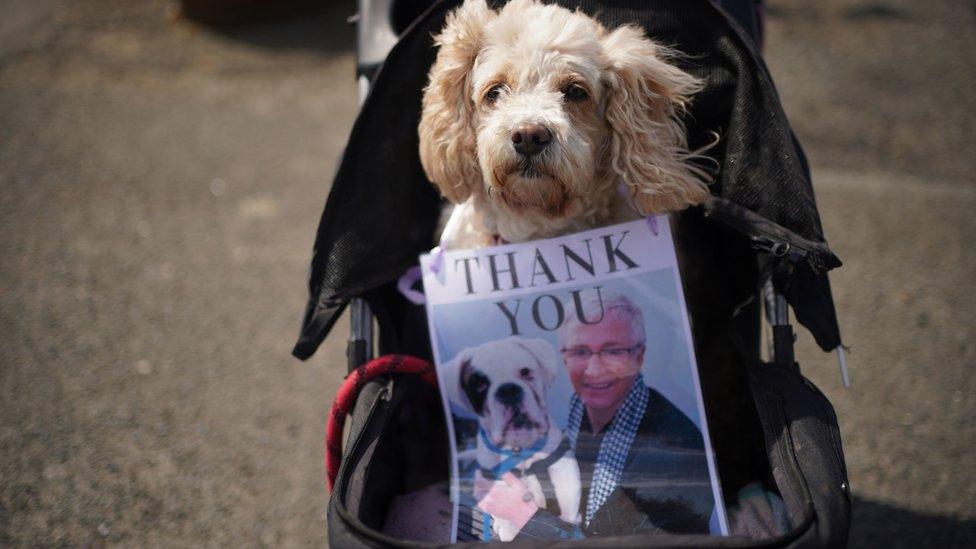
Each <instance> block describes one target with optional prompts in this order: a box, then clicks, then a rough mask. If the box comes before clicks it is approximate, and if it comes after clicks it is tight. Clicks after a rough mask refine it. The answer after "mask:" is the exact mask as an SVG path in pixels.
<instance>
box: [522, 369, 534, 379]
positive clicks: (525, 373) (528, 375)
mask: <svg viewBox="0 0 976 549" xmlns="http://www.w3.org/2000/svg"><path fill="white" fill-rule="evenodd" d="M519 375H520V376H522V377H523V378H524V379H532V370H531V369H529V368H522V369H521V370H519Z"/></svg>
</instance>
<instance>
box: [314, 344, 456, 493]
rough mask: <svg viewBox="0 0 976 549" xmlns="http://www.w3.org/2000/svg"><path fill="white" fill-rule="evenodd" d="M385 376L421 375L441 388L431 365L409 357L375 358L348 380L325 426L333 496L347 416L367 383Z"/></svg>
mask: <svg viewBox="0 0 976 549" xmlns="http://www.w3.org/2000/svg"><path fill="white" fill-rule="evenodd" d="M383 374H417V375H419V376H420V377H421V379H423V380H424V381H426V382H427V383H430V384H431V385H433V386H434V387H436V386H437V375H436V374H435V373H434V367H433V366H431V364H430V363H429V362H427V361H426V360H421V359H419V358H416V357H412V356H405V355H385V356H381V357H379V358H375V359H373V360H371V361H369V362H367V363H366V364H363V365H362V366H360V367H359V368H356V369H355V370H353V371H352V373H350V374H349V375H348V376H346V379H345V380H344V381H343V382H342V385H341V386H340V387H339V392H338V393H336V397H335V400H333V401H332V409H331V410H329V418H328V421H327V423H326V426H325V474H326V480H327V481H328V486H329V492H331V491H332V485H333V484H334V483H335V478H336V475H337V474H338V473H339V465H341V464H342V431H343V429H344V428H345V426H346V415H347V414H349V412H350V411H351V409H352V407H353V405H355V403H356V397H357V396H359V391H360V390H362V388H363V386H364V385H366V382H367V381H369V380H371V379H373V378H374V377H377V376H381V375H383Z"/></svg>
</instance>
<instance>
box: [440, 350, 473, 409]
mask: <svg viewBox="0 0 976 549" xmlns="http://www.w3.org/2000/svg"><path fill="white" fill-rule="evenodd" d="M469 362H471V355H470V353H469V352H468V350H467V349H464V350H462V351H461V352H459V353H458V354H457V355H455V356H454V358H453V359H451V360H449V361H448V362H447V363H446V364H444V366H443V368H441V369H440V372H441V381H443V383H444V386H443V387H441V390H442V391H444V396H445V397H447V399H448V400H451V401H453V402H456V403H458V404H460V405H462V406H465V407H468V399H467V396H466V395H465V394H464V389H463V388H462V387H461V373H462V372H461V370H462V369H463V368H464V365H465V364H467V363H469Z"/></svg>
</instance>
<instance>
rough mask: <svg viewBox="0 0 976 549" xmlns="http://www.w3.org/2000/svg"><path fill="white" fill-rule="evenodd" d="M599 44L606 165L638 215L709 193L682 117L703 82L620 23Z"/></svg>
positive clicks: (697, 199) (690, 202)
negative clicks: (604, 70) (603, 62)
mask: <svg viewBox="0 0 976 549" xmlns="http://www.w3.org/2000/svg"><path fill="white" fill-rule="evenodd" d="M601 42H602V44H603V51H604V53H605V55H606V56H607V59H608V61H609V67H608V68H609V70H608V71H607V74H606V76H605V78H606V86H607V90H608V92H607V94H608V97H607V106H606V118H607V122H608V123H609V125H610V134H611V135H610V140H609V142H608V143H607V145H608V147H609V150H608V152H609V154H610V165H611V167H612V169H613V170H614V172H616V173H617V175H619V176H620V177H621V178H622V179H623V180H624V182H625V183H626V184H627V186H628V188H629V190H630V198H631V203H632V205H633V206H634V208H635V209H637V211H638V212H640V213H641V215H649V214H652V213H660V212H665V211H669V210H680V209H684V208H686V207H687V206H691V205H694V204H699V203H701V202H702V201H704V200H705V198H707V197H708V194H709V193H708V188H707V187H706V186H705V183H704V182H705V181H707V180H708V179H709V177H708V175H707V174H706V173H705V172H704V171H702V170H701V169H700V168H698V167H697V166H694V165H692V164H690V163H689V160H690V159H691V158H693V157H694V156H695V155H694V154H693V153H690V152H689V151H688V140H687V137H686V135H685V128H684V125H683V124H682V122H681V118H680V117H681V115H682V114H684V113H685V110H686V108H687V105H688V103H689V100H690V98H691V95H692V94H694V93H695V92H696V91H698V90H699V89H701V86H702V83H701V81H700V80H698V79H697V78H695V77H694V76H692V75H690V74H688V73H686V72H684V71H682V70H681V69H679V68H677V67H675V66H673V65H670V64H668V63H667V62H666V61H665V59H666V58H667V57H668V56H669V52H668V50H667V49H666V48H664V47H662V46H659V45H657V44H655V43H654V42H652V41H651V40H649V39H647V38H646V37H644V35H643V33H642V32H641V31H640V30H638V29H637V28H635V27H631V26H624V27H620V28H618V29H616V30H614V31H613V32H611V33H609V34H607V35H605V36H604V37H603V38H602V39H601Z"/></svg>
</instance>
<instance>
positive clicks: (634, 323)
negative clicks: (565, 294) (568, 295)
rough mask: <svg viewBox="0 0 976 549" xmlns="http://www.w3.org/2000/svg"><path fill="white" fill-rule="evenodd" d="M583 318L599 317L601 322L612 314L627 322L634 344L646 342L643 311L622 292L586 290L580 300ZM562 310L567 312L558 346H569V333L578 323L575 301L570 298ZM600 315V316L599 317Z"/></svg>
mask: <svg viewBox="0 0 976 549" xmlns="http://www.w3.org/2000/svg"><path fill="white" fill-rule="evenodd" d="M580 304H581V309H582V311H581V312H582V314H583V318H585V319H586V320H587V321H591V322H592V321H595V320H596V319H600V321H601V322H602V321H603V320H606V318H607V316H609V315H611V314H613V315H617V318H619V319H621V320H623V321H625V322H627V325H628V326H630V334H631V339H632V341H634V344H635V345H641V346H644V345H645V344H646V343H647V332H645V330H644V313H643V311H641V310H640V308H639V307H637V305H634V302H633V301H631V300H630V299H629V298H628V297H627V296H625V295H624V294H620V293H617V292H614V291H608V290H605V289H603V288H600V289H599V290H598V291H588V292H586V293H585V297H582V299H581V300H580ZM564 310H565V311H566V312H567V314H566V320H565V322H563V325H562V326H560V327H559V346H560V348H563V349H566V348H570V347H571V346H572V345H571V342H570V341H569V333H570V331H571V330H572V329H573V328H575V327H576V326H577V325H579V324H580V320H579V318H577V314H576V303H574V301H573V300H572V299H570V300H569V301H568V302H567V303H566V304H565V308H564ZM601 317H602V318H601Z"/></svg>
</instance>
